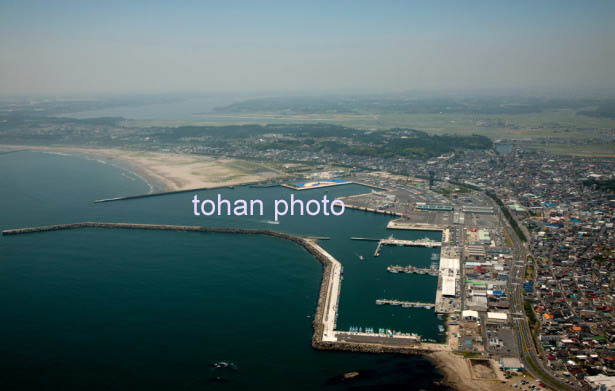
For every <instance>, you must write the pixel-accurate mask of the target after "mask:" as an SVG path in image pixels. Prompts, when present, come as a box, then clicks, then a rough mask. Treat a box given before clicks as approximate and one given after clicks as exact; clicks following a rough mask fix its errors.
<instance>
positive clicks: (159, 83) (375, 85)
mask: <svg viewBox="0 0 615 391" xmlns="http://www.w3.org/2000/svg"><path fill="white" fill-rule="evenodd" d="M127 3H130V4H127ZM614 18H615V1H588V0H586V1H570V2H569V1H564V0H556V1H555V0H554V1H538V0H534V1H518V0H515V1H488V0H485V1H476V2H474V1H455V2H452V1H451V2H447V1H425V2H418V1H416V2H415V1H376V0H375V1H371V2H363V1H356V0H355V1H333V0H328V1H313V0H312V1H305V2H302V3H298V2H297V3H294V2H291V1H290V0H287V1H280V2H265V1H219V2H208V1H194V2H181V1H173V2H171V1H169V2H155V1H144V2H136V1H131V2H128V1H118V2H115V1H110V0H105V1H94V2H88V1H70V2H69V1H48V0H45V1H23V0H19V1H4V0H0V93H2V94H13V93H52V94H56V93H62V94H65V93H74V92H166V91H203V92H207V91H238V90H247V91H255V90H285V91H294V90H306V89H307V90H331V91H335V90H378V91H386V90H407V89H417V88H418V89H431V88H437V89H443V88H444V89H464V88H528V87H533V88H542V87H567V88H571V87H572V88H595V87H608V88H612V87H615V72H614V69H615V23H613V20H614Z"/></svg>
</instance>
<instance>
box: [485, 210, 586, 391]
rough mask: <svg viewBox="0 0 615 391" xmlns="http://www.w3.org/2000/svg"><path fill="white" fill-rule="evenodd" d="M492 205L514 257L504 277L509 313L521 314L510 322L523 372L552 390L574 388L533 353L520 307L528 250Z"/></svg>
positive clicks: (529, 332) (525, 319) (530, 334)
mask: <svg viewBox="0 0 615 391" xmlns="http://www.w3.org/2000/svg"><path fill="white" fill-rule="evenodd" d="M494 204H495V202H494ZM495 207H496V210H497V211H498V216H499V217H500V221H501V222H502V224H503V225H504V227H505V229H506V231H507V232H508V235H509V236H510V238H511V240H512V242H513V255H514V256H513V259H512V261H511V262H512V263H511V268H510V275H509V279H508V292H511V293H512V294H511V295H510V312H511V313H512V314H521V316H514V317H515V318H516V319H515V321H514V322H513V330H514V331H515V334H516V335H517V343H518V346H519V352H520V353H521V357H520V358H521V361H522V362H523V365H524V367H525V370H526V371H527V372H529V373H530V374H532V375H533V376H534V377H536V378H537V379H540V380H541V381H542V382H543V383H544V384H546V385H548V386H549V387H551V388H553V389H554V390H563V391H572V390H576V388H574V387H572V386H570V385H568V384H565V383H563V382H561V381H560V380H559V379H557V378H556V377H555V375H554V374H553V373H551V372H550V371H549V369H547V368H545V367H544V366H543V363H542V361H541V359H540V357H539V356H538V354H537V351H536V345H535V344H534V338H533V337H532V333H531V331H530V327H529V324H528V322H527V317H526V316H525V309H524V308H523V303H524V298H523V282H524V280H525V267H526V261H527V257H528V255H529V251H528V248H527V245H526V244H524V243H522V242H521V240H520V239H519V237H518V236H517V234H516V232H515V231H514V230H513V229H512V227H511V226H510V224H509V223H508V221H507V220H506V218H505V217H504V216H503V215H502V212H501V210H500V208H499V206H497V205H495ZM519 226H520V227H521V224H519ZM526 236H527V237H528V238H529V237H530V236H529V235H528V233H526ZM534 368H536V369H537V370H535V369H534ZM538 372H540V373H538Z"/></svg>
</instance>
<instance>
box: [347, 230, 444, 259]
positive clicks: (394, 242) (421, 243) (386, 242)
mask: <svg viewBox="0 0 615 391" xmlns="http://www.w3.org/2000/svg"><path fill="white" fill-rule="evenodd" d="M350 239H352V240H370V241H374V242H375V241H377V242H378V246H376V251H374V257H378V256H380V250H381V249H382V246H415V247H430V248H431V247H440V246H442V243H441V242H438V241H435V240H431V239H429V238H424V239H418V240H405V239H395V238H394V237H393V235H391V236H390V237H389V238H387V239H374V238H358V237H351V238H350Z"/></svg>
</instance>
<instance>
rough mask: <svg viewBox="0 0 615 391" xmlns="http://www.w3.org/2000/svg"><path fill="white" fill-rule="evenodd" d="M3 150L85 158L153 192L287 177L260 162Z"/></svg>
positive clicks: (125, 152) (70, 149)
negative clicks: (132, 176)
mask: <svg viewBox="0 0 615 391" xmlns="http://www.w3.org/2000/svg"><path fill="white" fill-rule="evenodd" d="M1 147H2V148H3V149H29V150H40V151H50V152H51V151H53V152H62V153H68V154H83V155H86V156H90V157H95V158H97V159H101V160H104V161H105V162H108V163H111V164H116V165H118V166H121V167H124V168H126V169H129V170H130V171H133V172H135V173H136V174H137V175H139V176H140V177H142V178H143V179H144V180H146V182H148V183H149V184H150V188H151V189H152V191H177V190H190V189H201V188H208V187H216V186H234V185H240V184H243V183H248V182H255V181H261V180H268V179H272V178H279V177H283V176H284V175H285V174H283V173H281V172H279V171H276V170H275V169H273V168H270V167H267V166H265V165H263V164H260V163H256V162H248V161H244V160H239V159H228V158H225V159H221V158H216V157H212V156H204V155H192V154H181V153H171V152H147V151H135V150H124V149H111V148H100V149H99V148H80V147H59V146H58V147H55V146H54V147H42V146H28V145H2V146H1Z"/></svg>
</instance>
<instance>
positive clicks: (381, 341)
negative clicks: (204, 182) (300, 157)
mask: <svg viewBox="0 0 615 391" xmlns="http://www.w3.org/2000/svg"><path fill="white" fill-rule="evenodd" d="M80 228H108V229H141V230H162V231H187V232H203V233H235V234H247V235H267V236H272V237H276V238H280V239H285V240H289V241H291V242H294V243H296V244H298V245H300V246H301V247H303V248H304V249H305V250H307V251H308V252H309V253H310V254H312V255H313V256H314V257H315V258H316V259H317V260H318V261H319V262H320V263H321V264H322V266H323V277H322V281H321V284H320V293H319V296H318V304H317V306H316V314H315V316H314V321H313V322H312V327H313V329H314V333H313V335H312V346H313V347H314V348H316V349H322V350H348V351H356V352H369V353H403V354H423V353H428V352H430V351H433V350H441V347H440V346H435V345H436V344H425V343H421V342H418V341H411V340H408V341H403V340H400V339H398V338H376V339H373V338H366V339H364V340H361V339H360V338H359V339H357V338H356V337H355V338H354V340H348V339H353V338H352V336H350V338H349V335H348V333H346V332H340V331H335V319H336V317H337V309H338V301H339V292H340V285H341V273H342V270H341V269H342V267H341V264H340V262H339V261H337V260H336V259H335V258H334V257H333V256H331V255H330V254H329V253H328V252H327V251H325V250H324V249H323V248H322V247H320V246H319V245H318V244H317V241H318V239H319V238H316V237H304V236H298V235H293V234H287V233H283V232H278V231H272V230H267V229H246V228H217V227H203V226H192V225H166V224H133V223H106V222H81V223H71V224H57V225H48V226H39V227H26V228H16V229H9V230H4V231H2V235H8V236H10V235H23V234H31V233H37V232H48V231H60V230H69V229H80ZM370 339H372V340H370Z"/></svg>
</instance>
